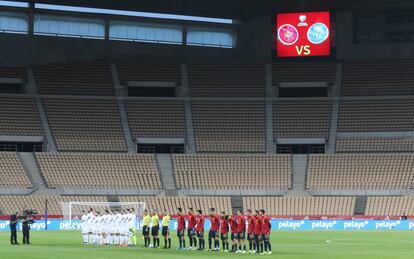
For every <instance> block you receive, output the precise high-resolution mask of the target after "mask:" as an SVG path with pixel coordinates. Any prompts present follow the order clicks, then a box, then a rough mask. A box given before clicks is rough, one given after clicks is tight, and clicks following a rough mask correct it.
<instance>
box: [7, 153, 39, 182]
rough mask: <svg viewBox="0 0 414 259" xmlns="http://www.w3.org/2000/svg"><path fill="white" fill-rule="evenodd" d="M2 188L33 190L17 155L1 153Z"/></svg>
mask: <svg viewBox="0 0 414 259" xmlns="http://www.w3.org/2000/svg"><path fill="white" fill-rule="evenodd" d="M0 179H1V181H0V188H1V187H5V188H11V187H17V188H31V187H32V184H31V182H30V180H29V177H28V176H27V173H26V171H25V170H24V168H23V165H22V163H21V162H20V160H19V158H18V157H17V153H11V152H0Z"/></svg>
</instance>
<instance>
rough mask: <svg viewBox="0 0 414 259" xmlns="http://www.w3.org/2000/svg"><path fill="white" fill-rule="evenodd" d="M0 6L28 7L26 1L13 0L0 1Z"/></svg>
mask: <svg viewBox="0 0 414 259" xmlns="http://www.w3.org/2000/svg"><path fill="white" fill-rule="evenodd" d="M0 6H10V7H25V8H27V7H29V3H27V2H15V1H0Z"/></svg>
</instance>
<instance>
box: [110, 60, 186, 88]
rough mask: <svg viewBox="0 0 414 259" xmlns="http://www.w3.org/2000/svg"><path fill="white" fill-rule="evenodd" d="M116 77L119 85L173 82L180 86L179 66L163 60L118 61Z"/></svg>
mask: <svg viewBox="0 0 414 259" xmlns="http://www.w3.org/2000/svg"><path fill="white" fill-rule="evenodd" d="M116 66H117V68H118V76H119V81H120V82H121V84H126V82H128V81H141V82H173V83H176V85H180V84H181V70H180V64H179V63H175V62H171V61H165V60H146V59H143V60H138V61H118V62H116Z"/></svg>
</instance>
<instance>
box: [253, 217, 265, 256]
mask: <svg viewBox="0 0 414 259" xmlns="http://www.w3.org/2000/svg"><path fill="white" fill-rule="evenodd" d="M254 220H255V221H254V229H253V232H254V242H255V243H256V253H258V254H260V253H262V252H263V243H262V217H260V215H259V211H258V210H256V211H255V216H254Z"/></svg>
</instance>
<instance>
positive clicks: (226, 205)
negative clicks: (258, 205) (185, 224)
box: [118, 196, 232, 215]
mask: <svg viewBox="0 0 414 259" xmlns="http://www.w3.org/2000/svg"><path fill="white" fill-rule="evenodd" d="M118 198H119V201H120V202H145V206H146V208H147V209H150V210H157V211H158V212H159V213H161V212H163V211H166V212H167V213H168V214H170V215H172V214H177V208H179V207H180V208H182V209H183V210H184V211H187V210H188V208H193V209H194V210H198V209H201V210H202V211H203V214H204V215H207V214H208V211H209V209H210V208H216V210H217V211H218V212H221V211H225V212H226V213H232V207H231V200H230V197H222V196H211V197H210V196H209V197H207V196H203V197H198V196H188V197H155V196H119V197H118Z"/></svg>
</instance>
